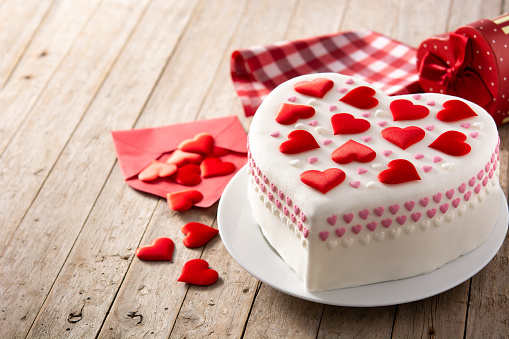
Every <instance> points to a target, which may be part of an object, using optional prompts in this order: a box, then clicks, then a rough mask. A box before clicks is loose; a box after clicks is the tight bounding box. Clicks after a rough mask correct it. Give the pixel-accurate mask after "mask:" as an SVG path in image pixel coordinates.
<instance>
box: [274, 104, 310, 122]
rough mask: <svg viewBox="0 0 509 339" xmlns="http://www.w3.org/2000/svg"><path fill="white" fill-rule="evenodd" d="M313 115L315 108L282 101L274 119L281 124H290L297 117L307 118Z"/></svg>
mask: <svg viewBox="0 0 509 339" xmlns="http://www.w3.org/2000/svg"><path fill="white" fill-rule="evenodd" d="M313 115H315V109H314V108H313V107H311V106H307V105H295V104H289V103H286V102H285V103H282V104H281V105H280V106H279V109H278V111H277V113H276V118H275V119H276V121H277V122H278V123H280V124H281V125H291V124H294V123H296V122H297V120H299V119H308V118H311V117H312V116H313Z"/></svg>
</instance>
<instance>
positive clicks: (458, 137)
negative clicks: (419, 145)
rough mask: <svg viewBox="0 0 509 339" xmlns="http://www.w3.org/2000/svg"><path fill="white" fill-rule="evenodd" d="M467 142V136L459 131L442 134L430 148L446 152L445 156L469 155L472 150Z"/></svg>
mask: <svg viewBox="0 0 509 339" xmlns="http://www.w3.org/2000/svg"><path fill="white" fill-rule="evenodd" d="M465 140H467V136H466V135H465V134H463V133H461V132H458V131H447V132H444V133H442V134H440V136H439V137H438V138H436V140H435V141H433V142H432V143H431V144H430V145H429V147H431V148H434V149H436V150H438V151H440V152H444V153H445V154H449V155H454V156H462V155H466V154H468V153H469V152H470V150H471V149H472V148H471V147H470V145H469V144H467V143H466V142H465Z"/></svg>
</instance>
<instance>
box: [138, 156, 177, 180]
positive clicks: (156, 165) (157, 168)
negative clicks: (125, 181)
mask: <svg viewBox="0 0 509 339" xmlns="http://www.w3.org/2000/svg"><path fill="white" fill-rule="evenodd" d="M176 171H177V165H175V164H168V163H166V162H162V161H157V160H154V161H153V162H152V163H151V164H150V165H148V166H147V167H146V168H145V169H144V170H143V171H141V172H140V174H138V179H140V180H141V181H151V180H154V179H157V178H165V177H169V176H170V175H172V174H173V173H175V172H176Z"/></svg>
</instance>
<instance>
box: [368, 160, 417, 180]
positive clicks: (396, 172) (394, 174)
mask: <svg viewBox="0 0 509 339" xmlns="http://www.w3.org/2000/svg"><path fill="white" fill-rule="evenodd" d="M378 180H379V181H380V182H381V183H384V184H390V185H393V184H401V183H404V182H408V181H413V180H421V177H420V176H419V174H418V173H417V170H416V169H415V167H414V165H413V164H412V163H411V162H410V161H408V160H405V159H396V160H392V161H391V162H389V163H388V164H387V169H386V170H384V171H382V172H380V173H379V174H378Z"/></svg>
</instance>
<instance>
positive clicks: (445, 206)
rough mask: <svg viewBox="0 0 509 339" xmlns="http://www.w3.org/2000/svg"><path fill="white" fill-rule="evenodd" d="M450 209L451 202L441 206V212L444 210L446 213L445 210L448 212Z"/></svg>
mask: <svg viewBox="0 0 509 339" xmlns="http://www.w3.org/2000/svg"><path fill="white" fill-rule="evenodd" d="M448 209H449V204H448V203H445V204H443V205H442V206H440V212H442V213H444V214H445V212H447V210H448Z"/></svg>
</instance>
